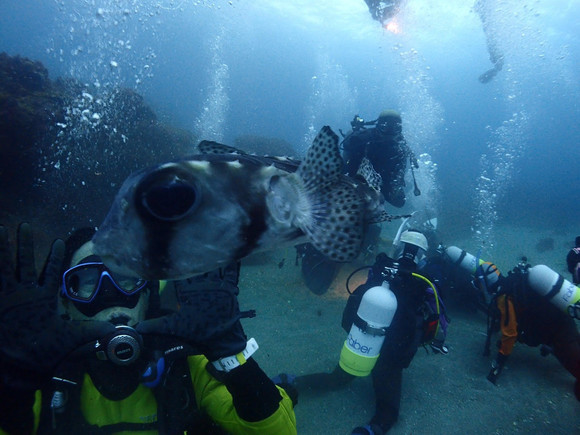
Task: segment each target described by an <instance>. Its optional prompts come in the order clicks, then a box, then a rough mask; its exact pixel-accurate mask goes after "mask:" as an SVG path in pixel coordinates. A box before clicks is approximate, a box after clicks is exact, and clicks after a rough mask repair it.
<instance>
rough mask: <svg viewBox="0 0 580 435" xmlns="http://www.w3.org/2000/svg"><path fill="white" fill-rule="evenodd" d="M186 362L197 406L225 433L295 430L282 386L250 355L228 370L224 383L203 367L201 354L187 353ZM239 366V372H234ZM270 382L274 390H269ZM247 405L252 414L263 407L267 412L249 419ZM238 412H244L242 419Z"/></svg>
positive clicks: (293, 420) (261, 411)
mask: <svg viewBox="0 0 580 435" xmlns="http://www.w3.org/2000/svg"><path fill="white" fill-rule="evenodd" d="M188 362H189V367H190V372H191V379H192V382H193V389H194V391H195V396H196V399H197V403H198V406H199V407H200V408H201V409H202V410H203V411H205V412H206V413H207V414H208V415H209V416H210V417H211V418H212V420H213V421H215V422H216V423H218V424H219V425H220V426H222V427H223V428H224V429H225V430H227V431H228V432H229V433H232V434H244V435H245V434H255V435H258V434H264V433H275V434H280V435H286V434H289V435H291V434H296V433H297V432H296V417H295V415H294V409H293V405H292V400H291V399H290V397H288V394H286V392H285V391H284V390H283V389H282V388H280V387H277V386H275V385H274V384H273V383H272V381H271V380H270V379H269V378H268V377H267V376H266V374H265V373H264V372H263V371H262V370H261V369H260V368H259V366H258V365H257V363H256V362H255V361H254V360H253V359H252V358H250V359H248V361H247V362H246V363H245V364H243V365H242V366H240V367H238V368H236V369H235V370H232V372H230V373H228V375H235V376H231V377H228V378H226V380H225V383H222V382H220V381H218V380H217V379H215V378H214V377H213V376H212V375H211V374H210V373H209V372H208V371H207V370H206V365H207V363H208V360H207V359H206V358H205V357H204V356H202V355H195V356H191V357H189V358H188ZM240 369H243V373H242V372H238V373H234V372H235V371H236V370H240ZM258 373H261V374H258ZM226 384H227V386H226ZM272 386H273V388H275V392H273V391H272V390H270V387H272ZM251 408H253V409H254V411H255V413H254V415H259V414H260V413H263V412H264V410H268V411H267V412H266V414H268V415H262V416H261V418H260V419H259V420H256V421H249V420H251V419H252V411H251V410H250V409H251ZM240 414H244V415H245V416H246V419H244V418H242V416H241V415H240Z"/></svg>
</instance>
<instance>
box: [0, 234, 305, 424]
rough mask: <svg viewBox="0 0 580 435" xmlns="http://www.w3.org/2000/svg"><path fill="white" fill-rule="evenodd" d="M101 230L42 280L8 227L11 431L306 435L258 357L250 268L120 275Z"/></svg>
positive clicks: (3, 415) (58, 248)
mask: <svg viewBox="0 0 580 435" xmlns="http://www.w3.org/2000/svg"><path fill="white" fill-rule="evenodd" d="M93 233H94V230H93V229H82V230H79V231H77V232H74V233H73V234H72V235H71V237H70V238H68V240H67V241H66V243H64V242H63V241H62V240H57V241H55V242H54V243H53V245H52V250H51V254H50V256H49V257H48V259H47V261H46V263H45V267H44V269H43V271H42V272H41V274H40V277H38V276H37V273H36V269H35V267H34V248H33V241H32V232H31V229H30V226H29V225H28V224H21V225H20V226H19V229H18V238H17V259H16V262H15V263H13V260H12V255H11V254H12V253H11V250H10V247H9V243H8V235H7V231H6V229H5V228H4V227H0V325H1V326H0V355H1V359H0V401H1V403H2V407H1V410H0V433H2V434H4V433H6V434H24V433H27V434H36V433H67V434H68V433H74V434H80V433H106V434H112V433H126V434H128V433H139V434H143V433H147V434H151V433H163V434H177V433H184V432H185V431H187V432H188V433H196V434H197V433H199V434H206V433H207V434H220V433H226V432H227V433H232V434H234V433H243V434H248V433H255V434H266V433H270V434H296V421H295V416H294V411H293V404H292V400H291V398H290V397H289V396H288V394H287V393H286V391H285V390H284V389H282V388H280V387H278V386H277V385H275V384H274V383H273V382H272V381H271V380H270V379H269V378H268V376H267V375H266V374H265V373H264V372H263V371H262V369H261V368H260V367H259V366H258V364H257V363H256V361H255V360H254V359H253V358H252V354H253V353H254V352H255V351H256V350H257V348H258V346H257V344H256V341H255V340H254V339H253V338H252V339H250V340H247V337H246V335H245V334H244V331H243V329H242V325H241V322H240V318H242V317H245V316H246V314H245V313H241V312H240V310H239V306H238V302H237V294H238V286H237V284H238V275H239V263H234V264H231V265H228V266H227V267H224V268H221V269H219V270H216V271H214V272H210V273H207V274H204V275H200V276H196V277H193V278H190V279H187V280H182V281H174V282H168V283H165V282H163V281H162V282H157V281H146V280H143V279H139V278H134V277H124V276H119V275H118V274H115V273H113V272H111V271H110V270H109V269H107V267H106V266H104V264H103V263H102V261H101V259H100V258H99V257H97V256H96V255H94V253H93V250H92V242H91V241H90V240H91V237H92V235H93Z"/></svg>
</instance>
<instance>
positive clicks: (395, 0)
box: [365, 0, 401, 25]
mask: <svg viewBox="0 0 580 435" xmlns="http://www.w3.org/2000/svg"><path fill="white" fill-rule="evenodd" d="M365 3H366V4H367V6H368V7H369V12H370V13H371V15H372V17H373V19H374V20H377V21H378V22H379V23H381V24H383V25H384V24H385V22H386V21H388V20H390V19H391V18H393V17H394V16H395V15H397V14H398V13H399V9H400V4H401V0H365Z"/></svg>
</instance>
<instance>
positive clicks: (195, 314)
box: [135, 264, 247, 361]
mask: <svg viewBox="0 0 580 435" xmlns="http://www.w3.org/2000/svg"><path fill="white" fill-rule="evenodd" d="M234 267H235V269H232V270H230V267H229V266H228V267H227V268H225V269H223V270H222V269H219V270H218V271H215V272H211V273H209V274H204V275H199V276H194V277H192V278H188V279H184V280H180V281H174V285H175V290H176V294H177V299H178V303H179V309H178V311H177V312H175V313H171V314H168V315H165V316H163V317H158V318H155V319H150V320H145V321H143V322H140V323H138V324H137V325H136V327H135V329H136V330H137V331H138V332H140V333H141V334H160V335H171V336H173V337H178V338H180V339H182V340H185V341H186V342H187V343H188V344H190V345H191V346H193V347H194V348H196V349H198V350H199V351H200V352H201V353H203V354H204V355H205V356H206V357H207V358H208V359H209V360H210V361H215V360H217V359H219V358H223V357H226V356H231V355H235V354H237V353H239V352H241V351H243V350H244V349H245V347H246V342H247V338H246V335H245V334H244V330H243V328H242V325H241V322H240V318H241V317H243V316H242V313H240V309H239V305H238V300H237V292H238V288H237V265H236V264H234Z"/></svg>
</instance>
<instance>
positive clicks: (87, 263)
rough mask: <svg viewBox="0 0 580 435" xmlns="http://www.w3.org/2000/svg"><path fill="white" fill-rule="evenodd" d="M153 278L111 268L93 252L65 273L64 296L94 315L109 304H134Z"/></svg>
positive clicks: (90, 314) (124, 305)
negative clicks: (136, 275)
mask: <svg viewBox="0 0 580 435" xmlns="http://www.w3.org/2000/svg"><path fill="white" fill-rule="evenodd" d="M148 284H149V281H147V280H144V279H141V278H136V277H129V276H123V275H119V274H116V273H113V272H111V271H110V270H109V269H108V268H107V266H105V264H104V263H103V262H102V261H100V258H99V257H97V256H90V257H87V258H86V259H84V260H82V262H81V263H79V264H77V265H76V266H73V267H71V268H70V269H68V270H66V271H65V272H64V273H63V275H62V288H61V294H62V296H64V297H66V298H67V299H70V300H71V301H73V302H74V304H75V307H76V308H77V309H78V310H79V311H80V312H81V313H83V314H84V315H86V316H89V317H92V316H94V315H95V314H96V313H98V312H100V311H101V310H103V309H105V308H109V307H115V306H119V307H126V308H134V307H135V306H136V305H137V302H138V301H139V297H140V292H141V290H143V289H144V288H146V287H147V285H148Z"/></svg>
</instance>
